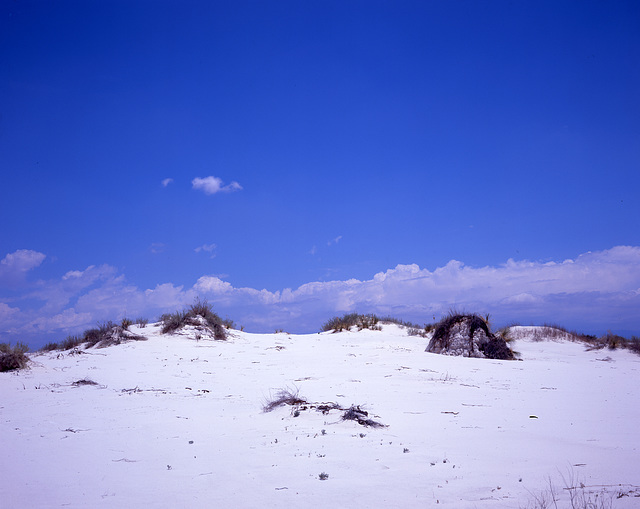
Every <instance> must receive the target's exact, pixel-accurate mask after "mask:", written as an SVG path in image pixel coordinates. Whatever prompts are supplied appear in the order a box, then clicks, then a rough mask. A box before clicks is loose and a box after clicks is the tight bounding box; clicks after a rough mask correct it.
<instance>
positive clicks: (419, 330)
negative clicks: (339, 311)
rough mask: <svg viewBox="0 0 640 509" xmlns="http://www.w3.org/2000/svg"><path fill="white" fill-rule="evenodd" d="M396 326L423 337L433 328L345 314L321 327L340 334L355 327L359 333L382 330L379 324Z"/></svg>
mask: <svg viewBox="0 0 640 509" xmlns="http://www.w3.org/2000/svg"><path fill="white" fill-rule="evenodd" d="M389 323H392V324H396V325H398V326H400V327H403V328H404V327H406V328H407V329H409V330H408V334H409V335H410V336H422V337H425V336H426V335H427V334H428V333H429V332H431V331H432V330H433V328H434V325H429V324H425V325H424V326H423V325H418V324H415V323H412V322H409V321H406V320H400V319H399V318H395V317H392V316H385V317H382V318H381V317H378V316H377V315H375V314H360V313H347V314H345V315H343V316H336V317H334V318H332V319H331V320H328V321H327V322H326V323H325V324H324V325H323V326H322V329H321V330H322V331H323V332H329V331H333V332H342V331H343V330H347V331H348V330H351V328H352V327H357V328H358V330H359V331H361V330H363V329H369V330H382V327H381V326H380V324H389Z"/></svg>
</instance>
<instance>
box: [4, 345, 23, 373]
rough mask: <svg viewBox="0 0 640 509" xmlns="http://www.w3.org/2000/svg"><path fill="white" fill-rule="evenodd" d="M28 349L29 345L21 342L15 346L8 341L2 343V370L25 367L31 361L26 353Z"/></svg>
mask: <svg viewBox="0 0 640 509" xmlns="http://www.w3.org/2000/svg"><path fill="white" fill-rule="evenodd" d="M28 351H29V347H28V346H27V345H25V344H23V343H20V342H18V343H16V345H15V346H13V347H12V346H11V345H9V344H8V343H0V372H2V371H13V370H14V369H23V368H25V367H26V366H27V363H28V362H29V357H27V355H26V353H27V352H28Z"/></svg>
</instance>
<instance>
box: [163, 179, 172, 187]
mask: <svg viewBox="0 0 640 509" xmlns="http://www.w3.org/2000/svg"><path fill="white" fill-rule="evenodd" d="M171 182H173V179H164V180H163V181H162V187H167V186H168V185H169V184H171Z"/></svg>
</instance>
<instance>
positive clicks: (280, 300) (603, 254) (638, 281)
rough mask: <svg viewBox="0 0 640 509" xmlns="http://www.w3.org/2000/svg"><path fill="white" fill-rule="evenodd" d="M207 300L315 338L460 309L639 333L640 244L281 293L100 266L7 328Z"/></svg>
mask: <svg viewBox="0 0 640 509" xmlns="http://www.w3.org/2000/svg"><path fill="white" fill-rule="evenodd" d="M201 248H202V249H201V251H205V252H208V251H206V250H205V249H204V246H201ZM33 263H35V262H33ZM197 296H201V297H203V298H206V299H208V300H209V302H211V303H212V304H213V305H214V307H215V309H216V311H218V312H219V313H222V314H225V315H228V316H230V317H231V318H233V319H234V320H235V321H236V323H238V324H242V325H244V326H245V327H247V329H248V330H256V331H271V330H273V329H274V328H275V327H278V328H280V327H283V328H286V329H287V330H289V331H290V332H305V331H306V332H311V331H315V330H318V328H319V327H320V325H321V324H322V323H324V322H325V321H326V320H327V319H328V318H331V317H332V316H335V315H336V314H342V313H346V312H352V311H359V312H375V313H378V314H381V315H393V316H397V317H399V318H403V319H407V320H412V321H416V322H421V323H424V322H430V321H432V320H433V318H434V317H435V318H439V317H440V316H441V315H442V314H444V313H446V312H447V311H448V310H449V309H450V308H452V307H455V308H458V309H464V310H467V311H477V312H482V313H491V315H492V316H493V318H494V321H495V322H502V323H508V322H511V321H514V320H515V321H520V322H522V323H543V322H556V323H560V324H562V325H565V326H568V327H572V328H576V329H579V330H582V331H585V332H591V331H601V332H604V331H606V330H607V329H608V328H611V329H612V330H613V329H626V330H632V331H635V333H637V331H638V329H640V322H639V318H638V312H637V311H638V309H640V247H628V246H618V247H614V248H612V249H609V250H605V251H598V252H589V253H584V254H582V255H580V256H577V257H576V258H574V259H569V260H564V261H557V262H537V261H527V260H522V261H515V260H508V261H507V262H505V263H504V264H501V265H498V266H486V267H470V266H466V265H465V264H464V263H462V262H460V261H456V260H451V261H450V262H448V263H447V264H445V265H444V266H442V267H438V268H436V269H434V270H428V269H424V268H420V267H419V266H418V265H415V264H413V265H397V266H396V267H394V268H392V269H389V270H387V271H385V272H380V273H378V274H375V275H374V276H373V277H372V278H371V279H367V280H363V281H361V280H357V279H350V280H346V281H328V282H310V283H306V284H303V285H302V286H300V287H298V288H296V289H290V288H285V289H283V290H280V291H268V290H264V289H263V290H258V289H255V288H246V287H234V286H233V285H232V284H231V283H230V282H228V281H224V280H223V279H222V278H221V277H219V276H212V275H205V276H202V277H200V278H199V279H198V280H197V281H196V282H195V284H194V285H193V286H191V287H188V288H185V287H183V286H176V285H174V284H172V283H164V284H159V285H157V286H156V287H155V288H152V289H146V290H142V289H139V288H137V287H136V286H134V285H131V284H129V283H127V281H126V279H125V277H124V275H122V274H118V273H117V271H116V269H114V268H113V267H109V266H100V267H93V266H91V267H88V268H86V269H85V270H82V271H71V272H67V273H66V274H64V275H63V276H62V277H61V278H60V279H59V280H51V281H44V282H41V284H40V287H39V288H38V290H37V291H36V292H31V293H30V294H29V295H25V298H29V299H37V300H39V301H41V302H42V305H41V307H40V308H38V309H26V308H25V309H21V307H20V305H18V304H16V303H15V302H13V303H12V302H9V301H8V300H6V299H5V302H4V304H2V303H0V331H11V332H13V333H15V334H16V335H18V334H23V335H25V334H26V337H28V336H29V335H32V336H33V335H36V334H37V333H38V332H40V333H42V332H43V331H57V332H59V333H71V332H76V330H75V329H77V328H81V327H85V328H86V327H89V326H92V325H94V324H95V322H96V321H104V320H108V319H119V318H121V317H122V316H124V315H125V314H126V315H127V316H138V315H143V316H149V317H152V318H153V317H155V316H158V314H159V313H162V312H166V311H174V310H175V309H179V308H181V307H183V306H185V305H187V304H189V303H191V302H193V300H194V299H195V298H196V297H197ZM16 302H17V301H16Z"/></svg>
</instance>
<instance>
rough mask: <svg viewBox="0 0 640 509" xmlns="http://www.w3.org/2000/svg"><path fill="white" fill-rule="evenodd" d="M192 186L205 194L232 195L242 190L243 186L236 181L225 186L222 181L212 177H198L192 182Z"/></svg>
mask: <svg viewBox="0 0 640 509" xmlns="http://www.w3.org/2000/svg"><path fill="white" fill-rule="evenodd" d="M191 184H192V185H193V188H194V189H197V190H199V191H203V192H204V193H205V194H216V193H231V192H233V191H240V190H242V186H241V185H240V184H238V183H237V182H236V181H233V182H231V184H229V185H226V186H225V185H223V183H222V179H220V178H218V177H211V176H210V177H205V178H200V177H196V178H194V179H193V180H192V181H191Z"/></svg>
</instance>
